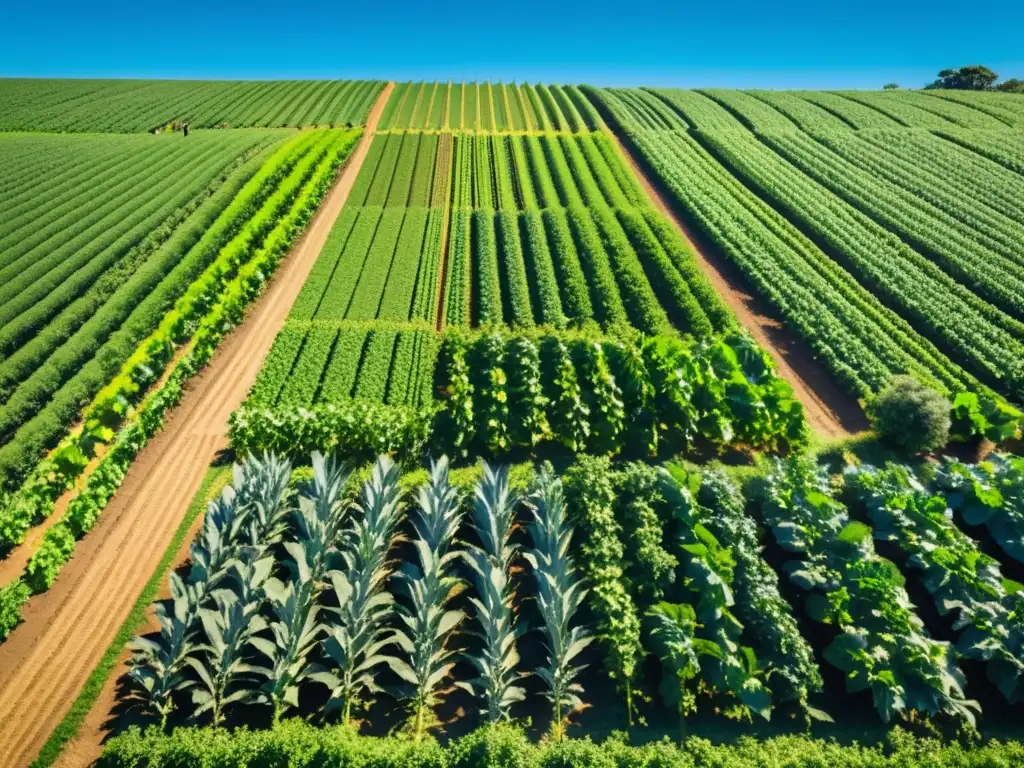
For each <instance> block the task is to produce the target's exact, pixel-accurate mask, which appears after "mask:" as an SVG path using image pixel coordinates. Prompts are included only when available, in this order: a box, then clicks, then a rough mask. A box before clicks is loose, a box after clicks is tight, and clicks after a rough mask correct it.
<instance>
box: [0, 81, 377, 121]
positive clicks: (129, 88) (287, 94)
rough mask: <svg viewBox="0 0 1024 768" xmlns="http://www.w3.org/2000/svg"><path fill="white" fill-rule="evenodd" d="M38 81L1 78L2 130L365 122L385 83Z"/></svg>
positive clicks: (0, 111)
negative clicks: (45, 84) (52, 83)
mask: <svg viewBox="0 0 1024 768" xmlns="http://www.w3.org/2000/svg"><path fill="white" fill-rule="evenodd" d="M41 85H42V84H40V83H39V82H38V81H23V80H4V81H3V82H2V83H0V105H2V108H0V115H2V117H0V130H4V131H53V132H90V133H139V132H143V131H149V130H152V129H155V128H159V127H162V126H165V125H168V124H172V123H174V124H178V123H181V122H188V123H190V124H191V125H192V126H193V127H197V128H214V127H225V128H227V127H230V128H246V127H278V126H309V125H321V126H344V125H361V124H363V123H364V122H365V121H366V116H367V114H368V113H369V111H370V107H371V106H372V105H373V102H374V101H375V100H376V98H377V96H378V95H379V94H380V92H381V90H382V89H383V87H384V83H383V82H381V81H365V80H302V81H297V80H296V81H273V82H255V81H253V82H229V81H219V82H203V81H159V80H156V81H154V80H108V81H99V82H96V81H88V80H63V81H60V84H59V86H57V87H48V88H44V87H41ZM33 86H34V87H33ZM15 94H20V95H21V97H20V98H19V97H18V96H16V95H15Z"/></svg>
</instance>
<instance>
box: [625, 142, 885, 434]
mask: <svg viewBox="0 0 1024 768" xmlns="http://www.w3.org/2000/svg"><path fill="white" fill-rule="evenodd" d="M605 133H606V134H607V135H608V136H609V137H610V138H611V139H612V141H614V142H615V144H616V145H617V146H618V147H619V150H620V151H621V152H622V154H623V156H624V157H625V158H626V160H627V162H628V163H629V164H630V166H631V167H632V169H633V172H634V174H636V177H637V178H638V179H639V180H640V183H641V184H642V185H643V188H644V190H645V191H646V192H647V195H648V196H649V197H650V198H651V200H652V201H653V202H654V204H655V206H656V207H657V208H658V210H660V211H661V212H662V213H664V214H665V215H666V216H667V217H668V218H669V219H670V220H671V221H672V223H673V224H675V226H676V228H677V229H678V230H679V233H680V234H681V235H682V236H683V238H684V239H685V240H686V242H687V243H688V244H689V246H690V248H691V250H692V251H693V252H694V254H695V255H696V257H697V263H698V264H699V265H700V267H701V269H702V270H703V272H704V274H705V275H706V276H707V278H708V279H709V280H710V281H711V285H712V286H713V287H714V289H715V291H716V292H717V293H718V295H719V296H721V297H722V299H723V300H724V301H725V303H726V304H727V305H728V306H729V308H730V309H731V310H732V311H733V314H735V315H736V317H737V319H739V321H740V324H741V325H742V326H743V327H744V328H746V329H747V330H748V331H750V333H751V335H752V336H753V337H754V339H755V340H756V341H757V343H758V344H760V345H761V346H762V347H764V349H766V350H767V351H768V354H770V355H771V356H772V360H774V361H775V366H776V368H777V369H778V372H779V375H780V376H782V378H784V379H785V380H786V381H788V382H789V383H790V385H791V386H792V387H793V393H794V395H795V396H796V398H797V399H798V400H799V401H800V402H801V403H803V406H804V412H805V413H806V414H807V421H808V423H809V424H810V425H811V429H812V430H814V432H816V433H817V434H818V435H820V436H821V437H824V438H826V439H837V438H843V437H849V436H850V435H853V434H856V433H857V432H862V431H864V430H866V429H868V428H869V426H870V425H869V424H868V421H867V418H866V417H865V416H864V411H863V410H862V409H861V407H860V405H859V404H858V403H857V401H856V399H855V398H853V397H852V396H851V395H849V394H847V393H846V392H845V391H844V390H842V389H840V387H839V385H838V384H837V383H836V382H835V380H834V379H833V378H832V376H831V375H830V374H829V372H828V371H827V370H826V369H825V367H824V366H823V365H821V363H819V362H818V361H817V360H815V358H814V353H813V352H812V351H811V349H810V347H808V346H807V344H806V343H804V341H803V340H802V339H801V338H800V337H799V336H797V334H795V333H793V332H792V331H790V330H789V329H788V328H787V327H786V326H785V324H784V323H782V322H781V321H780V320H778V319H776V318H775V317H774V316H773V313H772V311H771V309H770V308H769V307H768V305H767V303H766V302H764V301H763V300H761V299H760V298H759V297H757V296H755V295H753V294H751V293H750V292H749V291H748V290H747V289H746V288H745V287H744V286H743V284H742V281H741V280H740V278H739V276H738V275H737V274H736V273H735V270H734V269H732V268H731V267H730V265H729V264H727V263H726V262H725V260H724V259H723V258H721V257H720V256H719V255H718V254H716V253H714V252H713V250H712V249H710V248H700V247H699V246H698V244H697V238H695V237H694V236H692V235H691V233H690V231H689V230H688V229H687V227H686V225H685V224H684V223H683V222H682V221H681V220H680V218H679V216H677V215H676V213H675V211H673V210H672V208H671V207H669V205H668V204H667V203H666V202H665V199H664V197H663V196H662V193H661V190H660V189H659V188H658V187H657V186H656V185H655V184H653V183H652V182H651V180H650V179H649V178H648V176H647V173H646V172H645V171H644V169H643V167H642V166H641V165H640V163H638V162H637V159H636V158H635V157H634V156H633V154H632V153H631V152H630V151H629V148H628V147H627V146H626V145H625V144H624V143H623V142H622V141H620V140H619V137H618V136H616V135H615V134H614V133H613V132H612V131H611V130H607V129H606V130H605Z"/></svg>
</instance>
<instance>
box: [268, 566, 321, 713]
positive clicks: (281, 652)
mask: <svg viewBox="0 0 1024 768" xmlns="http://www.w3.org/2000/svg"><path fill="white" fill-rule="evenodd" d="M314 590H315V586H314V583H313V580H312V579H311V578H307V579H306V580H305V581H303V580H301V578H296V580H295V581H291V582H280V581H277V580H276V579H272V580H270V582H269V583H268V584H267V586H266V595H267V603H268V605H269V608H270V612H271V614H272V618H271V620H270V621H269V622H268V625H269V627H270V634H271V637H270V639H267V638H265V637H253V638H251V639H250V644H251V645H252V646H253V647H254V648H256V649H257V650H258V651H260V652H261V653H262V654H263V655H264V656H266V657H267V660H268V662H269V664H264V665H253V666H251V667H250V671H251V672H252V673H253V675H255V676H256V677H258V678H262V683H261V684H260V686H259V688H258V689H257V690H256V691H254V693H253V695H252V697H251V699H250V701H251V703H254V704H268V705H270V706H271V707H272V708H273V710H274V724H275V725H276V724H277V723H278V722H279V721H280V719H281V715H282V714H284V712H285V711H286V709H287V708H289V707H290V708H297V707H298V706H299V683H300V682H302V680H303V679H304V678H305V673H306V668H307V665H308V662H309V656H310V654H311V653H312V651H313V649H314V648H315V647H316V644H317V642H318V640H319V639H320V635H321V632H322V626H321V625H320V624H319V622H318V621H317V617H318V614H319V610H320V606H318V605H317V603H316V599H315V594H314Z"/></svg>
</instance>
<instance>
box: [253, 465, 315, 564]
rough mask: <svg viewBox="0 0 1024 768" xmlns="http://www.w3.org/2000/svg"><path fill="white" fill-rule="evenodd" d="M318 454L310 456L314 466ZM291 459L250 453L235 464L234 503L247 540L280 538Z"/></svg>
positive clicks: (262, 541) (257, 542)
mask: <svg viewBox="0 0 1024 768" xmlns="http://www.w3.org/2000/svg"><path fill="white" fill-rule="evenodd" d="M318 459H319V460H320V461H321V462H322V457H320V455H319V454H315V455H314V456H313V464H314V469H315V467H316V465H317V461H318ZM291 470H292V467H291V463H290V462H288V461H286V460H285V459H281V458H279V457H277V456H276V455H274V454H268V453H264V454H262V455H260V456H250V457H249V458H248V459H246V461H245V463H244V464H242V465H236V466H235V475H234V480H235V488H237V489H238V490H237V498H236V504H237V505H239V506H240V507H241V509H242V531H240V532H239V533H240V534H241V535H244V536H245V537H246V543H248V544H250V545H253V546H266V545H267V544H271V543H273V542H276V541H278V540H280V538H281V536H282V534H283V533H284V530H285V526H286V520H287V516H288V514H289V512H290V511H291V508H290V506H289V504H288V503H287V491H288V481H289V479H290V478H291Z"/></svg>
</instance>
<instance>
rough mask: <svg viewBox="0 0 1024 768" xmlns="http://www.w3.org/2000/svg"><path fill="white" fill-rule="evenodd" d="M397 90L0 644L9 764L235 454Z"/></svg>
mask: <svg viewBox="0 0 1024 768" xmlns="http://www.w3.org/2000/svg"><path fill="white" fill-rule="evenodd" d="M393 87H394V84H393V83H389V84H388V85H387V87H385V89H384V90H383V91H382V92H381V95H380V96H379V97H378V99H377V102H376V104H375V105H374V108H373V110H372V111H371V113H370V118H369V121H368V125H367V128H366V131H365V133H364V134H363V137H362V139H361V140H360V142H359V144H358V146H357V147H356V149H355V150H354V151H353V153H352V155H351V157H350V158H349V159H348V161H347V164H346V166H345V168H344V170H343V171H342V173H341V174H340V176H339V178H338V180H337V182H336V183H335V185H334V187H333V188H332V189H331V191H330V192H329V193H328V195H327V198H326V199H325V200H324V202H323V203H322V205H321V207H320V210H319V212H318V213H317V214H316V216H315V217H314V218H313V221H312V222H311V224H310V226H309V228H308V229H307V231H306V233H305V235H304V236H303V237H302V239H301V240H300V241H299V242H298V243H297V244H296V246H295V248H294V249H293V250H292V252H291V253H290V254H289V256H288V257H287V258H286V259H285V260H284V262H283V263H282V264H281V266H280V267H279V268H278V270H277V273H276V275H275V277H274V279H273V281H272V283H271V284H270V286H269V287H268V289H267V291H266V293H265V294H264V295H263V296H262V297H261V298H260V299H259V301H258V302H257V303H256V304H255V305H254V306H253V307H252V309H251V310H250V312H249V314H248V316H247V317H246V319H245V321H244V322H243V323H242V324H241V325H240V326H239V327H238V328H237V329H235V331H234V332H233V333H232V334H231V335H230V336H229V337H228V338H226V339H225V340H224V342H223V344H222V345H221V347H220V349H219V350H218V352H217V354H216V356H215V357H214V359H213V360H212V361H211V362H210V364H209V365H208V366H207V368H206V369H205V370H204V371H203V372H202V373H200V374H199V375H198V376H197V377H196V378H195V379H193V381H192V382H191V383H190V385H189V387H188V392H187V393H186V394H185V397H184V398H183V400H182V402H181V404H180V405H179V406H178V407H177V408H176V409H175V410H174V412H173V413H172V414H170V416H169V418H168V421H167V424H166V425H165V427H164V430H163V431H162V432H161V433H160V434H159V435H157V436H156V437H155V438H154V439H153V440H152V441H151V442H150V444H149V445H148V446H146V448H145V449H143V451H142V452H141V453H140V454H139V456H138V458H137V460H136V461H135V463H134V464H133V465H132V467H131V469H130V470H129V472H128V475H127V477H126V478H125V481H124V483H123V484H122V486H121V488H120V489H119V490H118V492H117V494H116V495H115V496H114V498H113V499H112V500H111V502H110V504H109V505H108V506H107V509H106V510H105V511H104V513H103V515H102V516H101V518H100V520H99V522H98V523H97V525H96V527H95V528H94V529H93V531H92V532H91V533H90V534H89V535H88V536H87V537H86V538H85V539H83V540H82V541H81V542H79V543H78V546H77V549H76V551H75V555H74V557H73V558H72V559H71V561H70V562H69V563H68V564H67V565H65V567H64V569H63V570H62V571H61V573H60V575H59V576H58V577H57V580H56V582H55V583H54V584H53V586H52V587H51V588H50V590H49V591H47V592H45V593H44V594H42V595H38V596H36V597H34V598H33V599H32V600H31V601H30V602H29V604H28V605H27V606H26V609H25V615H24V618H25V621H24V622H23V623H22V624H21V625H20V626H19V627H18V628H17V629H15V630H14V632H12V633H11V635H10V637H9V638H8V640H7V642H6V643H4V644H3V645H0V734H2V736H0V765H3V766H11V767H12V768H14V767H15V766H24V765H27V764H28V763H29V762H30V761H31V760H32V759H33V758H34V757H35V756H36V754H37V753H38V751H39V749H40V748H41V747H42V745H43V744H44V743H45V741H46V739H47V738H48V737H49V735H50V733H51V732H52V730H53V729H54V728H55V727H56V726H57V724H58V723H59V722H60V721H61V719H62V718H63V717H64V715H65V714H66V712H67V711H68V709H70V707H71V705H72V703H73V702H74V700H75V697H76V696H77V695H78V693H79V691H80V690H81V689H82V686H83V685H84V683H85V681H86V680H87V679H88V677H89V675H90V674H91V672H92V670H93V668H94V667H95V666H96V664H97V663H98V662H99V660H100V658H101V657H102V656H103V654H104V652H105V651H106V648H107V646H108V645H109V644H110V642H111V641H112V640H113V638H114V635H115V634H116V633H117V630H118V628H119V627H120V626H121V624H122V623H123V622H124V620H125V618H126V617H127V615H128V613H129V611H130V610H131V607H132V605H133V604H134V602H135V600H136V599H138V596H139V594H140V592H141V591H142V588H143V587H144V586H145V584H146V581H147V580H148V579H149V577H150V575H151V574H152V573H153V570H154V568H156V566H157V564H158V562H159V561H160V558H161V556H162V555H163V553H164V551H165V550H166V547H167V544H168V542H169V541H170V539H171V538H172V537H173V535H174V532H175V530H176V529H177V528H178V526H179V525H180V523H181V520H182V518H183V516H184V514H185V511H186V510H187V508H188V505H189V503H190V501H191V500H192V498H193V496H194V495H195V493H196V492H197V490H198V488H199V486H200V484H201V483H202V480H203V476H204V474H205V473H206V470H207V468H208V467H209V466H210V464H211V463H212V462H213V461H214V459H215V458H216V457H217V454H218V452H220V451H222V450H223V449H225V448H226V447H227V428H228V417H229V416H230V414H231V413H232V411H234V410H235V408H237V407H238V405H239V404H240V403H241V402H242V400H243V399H244V398H245V396H246V394H247V392H248V390H249V387H251V386H252V383H253V381H254V380H255V379H256V374H257V373H258V372H259V369H260V366H261V364H262V363H263V359H264V358H265V357H266V355H267V353H268V352H269V350H270V346H271V344H272V343H273V341H274V337H275V336H276V335H277V333H278V331H279V330H280V328H281V327H282V326H283V324H284V321H285V318H286V317H287V315H288V312H289V310H290V309H291V306H292V303H293V302H294V300H295V298H296V296H297V295H298V293H299V290H300V289H301V288H302V285H303V283H304V282H305V280H306V277H307V276H308V274H309V271H310V270H311V269H312V267H313V264H314V263H315V262H316V259H317V257H318V256H319V254H320V250H321V248H322V247H323V245H324V243H325V242H326V240H327V235H328V233H329V232H330V229H331V227H332V226H333V224H334V222H335V220H336V219H337V217H338V215H339V213H340V212H341V209H342V206H343V205H344V204H345V200H346V199H347V197H348V194H349V192H350V191H351V189H352V186H353V184H354V182H355V179H356V176H357V175H358V173H359V169H360V167H361V165H362V163H363V160H364V158H365V157H366V153H367V151H368V149H369V145H370V141H371V138H372V135H373V133H374V130H375V128H376V125H377V121H378V120H379V119H380V115H381V112H382V110H383V107H384V104H385V103H386V102H387V98H388V96H389V95H390V93H391V90H392V89H393ZM182 556H183V554H182ZM121 671H123V670H122V668H121V667H118V674H116V675H111V678H110V680H108V682H107V688H106V689H105V690H104V692H103V694H102V695H101V696H100V699H99V700H98V702H97V704H96V706H94V708H93V712H91V713H90V715H89V716H88V718H87V721H86V724H85V726H84V727H83V729H82V731H81V732H80V733H79V735H78V737H77V739H76V742H75V743H74V744H73V747H72V749H71V750H70V751H69V752H68V753H67V756H66V759H65V761H64V764H66V765H83V764H86V763H89V762H91V761H92V760H94V759H95V758H96V757H98V756H99V750H100V744H101V741H102V738H103V735H104V734H103V732H102V728H103V723H104V722H105V720H106V719H107V718H106V713H108V712H109V711H110V706H111V703H112V697H111V696H109V695H108V694H109V693H110V691H111V690H113V686H114V685H116V678H117V677H119V676H120V672H121ZM97 715H98V716H97Z"/></svg>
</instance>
